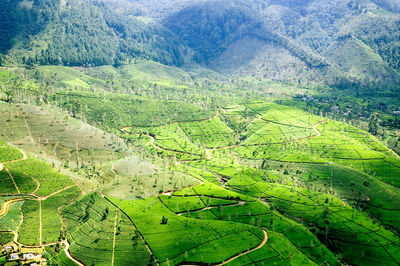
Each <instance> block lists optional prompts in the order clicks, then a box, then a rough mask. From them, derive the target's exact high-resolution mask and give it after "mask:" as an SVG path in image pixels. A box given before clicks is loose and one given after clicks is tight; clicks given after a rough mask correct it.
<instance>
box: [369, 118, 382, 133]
mask: <svg viewBox="0 0 400 266" xmlns="http://www.w3.org/2000/svg"><path fill="white" fill-rule="evenodd" d="M378 127H379V122H378V114H377V113H373V114H371V116H370V117H369V123H368V131H369V133H371V134H372V135H377V134H378Z"/></svg>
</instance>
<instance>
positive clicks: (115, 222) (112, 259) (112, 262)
mask: <svg viewBox="0 0 400 266" xmlns="http://www.w3.org/2000/svg"><path fill="white" fill-rule="evenodd" d="M118 210H119V209H118V208H117V209H116V211H115V221H114V239H113V251H112V257H111V266H114V258H115V241H116V238H117V220H118Z"/></svg>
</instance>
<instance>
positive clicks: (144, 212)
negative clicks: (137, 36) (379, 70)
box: [0, 66, 400, 265]
mask: <svg viewBox="0 0 400 266" xmlns="http://www.w3.org/2000/svg"><path fill="white" fill-rule="evenodd" d="M135 67H139V66H135ZM142 67H144V66H142ZM54 70H55V69H52V68H51V67H50V68H48V70H43V71H49V73H51V71H54ZM63 71H64V72H61V73H60V75H61V76H60V77H61V78H62V80H63V81H62V82H63V84H64V85H63V86H66V87H68V86H72V85H71V84H74V86H76V87H79V88H80V89H79V91H78V89H76V91H72V92H71V91H62V92H58V93H55V94H53V95H52V98H51V99H50V101H57V102H58V103H65V106H60V105H59V104H58V105H59V107H61V108H64V109H65V110H66V111H67V112H68V114H67V113H63V111H61V110H58V111H57V112H54V113H49V111H48V109H45V108H39V107H34V106H31V105H19V106H15V105H8V104H0V112H2V114H4V116H3V117H4V120H5V122H4V123H5V125H6V126H7V128H8V130H10V131H8V130H6V129H4V130H3V131H1V132H0V134H1V137H2V138H4V139H5V140H6V141H8V142H6V141H2V142H0V158H1V160H0V163H2V167H3V169H2V171H0V184H1V187H0V195H2V196H1V198H0V202H2V204H4V202H5V201H7V200H9V199H11V198H13V197H17V199H18V202H17V203H15V204H13V205H12V206H10V208H9V209H8V210H7V213H6V214H5V215H4V216H0V230H3V231H7V232H11V233H12V234H16V233H18V238H17V242H18V243H20V244H22V245H27V246H35V247H40V246H42V245H46V244H49V245H53V246H54V245H60V246H61V247H63V245H64V244H65V243H66V242H65V241H67V242H68V243H69V244H70V247H69V250H68V252H69V253H70V254H71V255H72V256H73V257H74V258H75V259H77V260H78V261H80V262H82V263H84V264H85V265H92V264H95V265H111V264H114V265H147V264H154V263H158V264H160V265H182V264H201V263H203V264H220V263H226V264H227V265H265V264H268V265H269V264H271V265H272V264H273V265H341V264H350V265H378V264H387V265H398V264H399V263H400V255H399V254H400V238H399V236H398V233H399V230H400V228H399V222H400V215H399V213H400V190H399V184H400V179H399V174H400V159H399V158H398V156H397V155H396V154H395V153H394V152H392V151H391V150H390V149H389V148H388V147H386V146H385V145H384V144H383V142H381V141H380V140H379V139H378V138H376V137H374V136H372V135H371V134H369V133H368V132H366V131H364V130H362V129H360V128H357V127H355V126H351V125H349V124H346V123H344V122H340V121H336V120H334V119H327V118H326V117H322V116H318V115H314V114H311V113H308V112H306V111H304V110H302V109H299V108H297V107H291V106H286V105H280V104H277V103H274V102H267V101H249V100H242V101H238V102H237V103H232V105H228V106H226V107H220V108H218V110H215V111H214V112H212V111H210V109H209V108H203V107H200V106H199V105H196V104H192V103H182V102H179V101H175V100H161V99H159V100H157V101H154V100H153V101H152V100H149V99H148V98H147V97H141V96H138V95H135V96H133V95H130V96H129V97H126V95H124V94H122V93H116V92H113V93H111V92H110V91H107V92H103V93H101V89H100V88H101V87H102V86H105V84H103V83H102V82H101V81H99V80H97V79H98V78H97V77H96V76H97V75H101V73H103V72H102V71H106V72H107V71H110V70H109V69H107V68H104V69H100V68H99V69H92V70H87V74H88V75H89V74H90V75H91V77H89V76H85V75H83V74H79V73H80V72H79V73H78V72H76V71H70V70H68V69H64V70H63ZM134 71H141V70H140V69H136V68H133V67H132V68H131V66H125V67H124V68H123V69H119V70H118V72H117V73H114V74H113V75H117V76H118V75H119V77H120V78H121V79H122V76H125V77H127V76H129V77H130V79H134V78H132V75H133V73H134ZM160 71H161V72H159V73H158V72H157V73H153V74H152V75H156V76H159V77H160V83H159V84H158V85H159V86H164V88H166V87H168V86H172V87H174V86H178V85H177V84H181V83H179V82H178V83H173V82H169V81H168V82H167V81H165V83H163V85H161V84H162V82H161V80H162V79H163V78H165V75H169V76H170V75H172V73H170V72H169V71H170V69H168V68H166V69H162V70H160ZM181 74H182V73H176V75H177V77H175V78H176V79H179V78H182V82H183V83H185V84H189V83H190V80H189V79H187V78H188V77H186V76H184V75H183V76H181ZM77 75H81V76H80V77H79V80H77V79H76V78H77ZM146 78H149V79H151V78H153V76H148V77H146ZM146 78H145V76H142V77H139V78H138V79H141V80H144V79H146ZM135 82H137V81H135ZM183 83H182V84H183ZM137 84H139V83H137ZM144 84H145V82H144V83H141V86H145V85H144ZM91 86H96V88H95V89H94V90H93V91H91V89H90V88H91ZM183 88H184V87H183ZM89 96H90V97H89ZM77 104H78V105H77ZM72 106H80V109H79V110H77V109H71V108H72ZM74 108H75V107H74ZM104 113H106V115H103V114H104ZM72 116H73V117H74V118H72ZM83 117H85V119H87V121H88V122H89V123H91V124H93V125H95V126H98V125H99V123H101V125H102V128H103V129H104V130H105V131H101V130H99V129H96V127H95V126H89V125H88V124H85V123H83V122H81V121H80V120H79V119H82V118H83ZM106 131H110V132H113V133H106ZM10 132H15V133H10ZM76 136H82V137H81V138H77V137H76ZM8 143H11V144H12V145H9V144H8ZM22 149H24V150H25V149H26V150H27V151H29V152H30V153H31V154H29V153H25V152H22ZM25 155H26V156H25ZM42 159H46V160H47V162H46V161H43V160H42ZM62 243H64V244H62ZM46 252H48V253H49V254H50V255H51V261H58V263H59V264H60V265H71V264H72V262H71V261H70V260H69V259H68V257H67V254H66V253H65V252H64V251H63V249H59V250H48V251H46Z"/></svg>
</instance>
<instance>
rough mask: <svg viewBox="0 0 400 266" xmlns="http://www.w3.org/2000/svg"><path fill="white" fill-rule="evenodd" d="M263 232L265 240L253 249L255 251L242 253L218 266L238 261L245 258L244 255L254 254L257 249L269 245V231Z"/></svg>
mask: <svg viewBox="0 0 400 266" xmlns="http://www.w3.org/2000/svg"><path fill="white" fill-rule="evenodd" d="M263 232H264V240H263V241H262V242H261V243H260V244H259V245H258V246H257V247H255V248H253V249H250V250H248V251H246V252H242V253H240V254H238V255H236V256H233V257H231V258H230V259H228V260H226V261H224V262H222V263H220V264H217V266H220V265H225V264H227V263H229V262H231V261H233V260H235V259H237V258H240V257H242V256H244V255H246V254H249V253H250V252H253V251H256V250H257V249H260V248H262V247H263V246H264V245H265V244H266V243H267V241H268V234H267V231H265V230H263Z"/></svg>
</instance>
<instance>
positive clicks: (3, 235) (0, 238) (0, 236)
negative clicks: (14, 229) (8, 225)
mask: <svg viewBox="0 0 400 266" xmlns="http://www.w3.org/2000/svg"><path fill="white" fill-rule="evenodd" d="M13 238H14V235H13V234H12V233H9V232H0V247H2V246H4V245H5V244H7V243H9V242H11V241H12V240H13Z"/></svg>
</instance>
